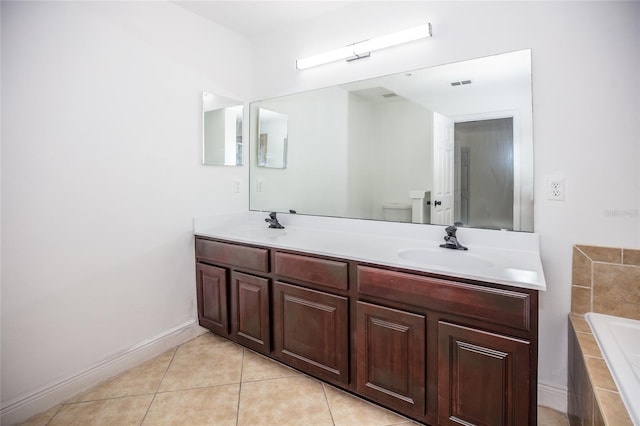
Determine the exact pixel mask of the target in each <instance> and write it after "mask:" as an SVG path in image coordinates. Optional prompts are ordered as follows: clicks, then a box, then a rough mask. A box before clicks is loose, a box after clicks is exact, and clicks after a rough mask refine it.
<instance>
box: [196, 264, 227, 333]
mask: <svg viewBox="0 0 640 426" xmlns="http://www.w3.org/2000/svg"><path fill="white" fill-rule="evenodd" d="M196 287H197V297H198V321H199V323H200V325H201V326H203V327H205V328H208V329H209V330H211V331H212V332H214V333H217V334H220V335H223V336H227V335H228V334H229V319H228V318H229V317H228V315H227V270H226V269H223V268H216V267H215V266H210V265H204V264H201V263H197V264H196Z"/></svg>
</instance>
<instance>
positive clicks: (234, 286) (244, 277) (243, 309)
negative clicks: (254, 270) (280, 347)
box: [231, 271, 271, 353]
mask: <svg viewBox="0 0 640 426" xmlns="http://www.w3.org/2000/svg"><path fill="white" fill-rule="evenodd" d="M270 318H271V315H270V309H269V279H267V278H262V277H256V276H254V275H249V274H244V273H242V272H235V271H234V272H232V273H231V335H232V337H233V339H234V340H235V341H236V342H238V343H240V344H242V345H244V346H246V347H248V348H251V349H254V350H256V351H259V352H264V353H269V351H270V350H271V337H270V336H271V326H270Z"/></svg>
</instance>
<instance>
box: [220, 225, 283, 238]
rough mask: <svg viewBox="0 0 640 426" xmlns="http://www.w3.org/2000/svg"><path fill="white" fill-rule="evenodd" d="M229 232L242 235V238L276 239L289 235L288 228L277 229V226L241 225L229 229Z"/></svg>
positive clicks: (238, 235) (237, 235)
mask: <svg viewBox="0 0 640 426" xmlns="http://www.w3.org/2000/svg"><path fill="white" fill-rule="evenodd" d="M229 234H231V235H233V236H235V237H240V238H252V239H254V238H257V239H262V238H267V239H275V238H278V237H284V236H285V235H287V230H286V229H277V228H269V227H266V226H264V227H257V226H255V227H241V228H235V229H231V230H229Z"/></svg>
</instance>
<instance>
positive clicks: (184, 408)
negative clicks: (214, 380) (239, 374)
mask: <svg viewBox="0 0 640 426" xmlns="http://www.w3.org/2000/svg"><path fill="white" fill-rule="evenodd" d="M239 392H240V385H239V384H234V385H225V386H214V387H209V388H199V389H188V390H181V391H173V392H166V393H159V394H157V395H156V398H155V399H154V400H153V403H152V404H151V408H150V409H149V413H148V414H147V417H145V419H144V422H143V423H142V424H143V425H144V426H159V425H162V426H182V425H198V426H207V425H216V426H224V425H228V426H235V424H236V419H237V416H238V395H239Z"/></svg>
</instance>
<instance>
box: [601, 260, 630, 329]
mask: <svg viewBox="0 0 640 426" xmlns="http://www.w3.org/2000/svg"><path fill="white" fill-rule="evenodd" d="M593 310H594V312H600V313H603V314H608V315H615V316H621V317H627V318H633V319H637V320H640V267H636V266H625V265H606V264H594V268H593Z"/></svg>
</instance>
